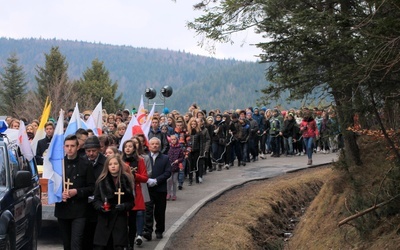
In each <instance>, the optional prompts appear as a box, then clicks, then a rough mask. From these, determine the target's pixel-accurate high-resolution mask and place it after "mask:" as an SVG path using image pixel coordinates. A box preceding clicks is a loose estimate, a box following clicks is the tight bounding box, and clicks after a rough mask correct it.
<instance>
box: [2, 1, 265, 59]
mask: <svg viewBox="0 0 400 250" xmlns="http://www.w3.org/2000/svg"><path fill="white" fill-rule="evenodd" d="M197 2H198V0H177V1H176V2H174V1H170V0H146V1H135V0H113V1H109V0H84V1H79V0H63V1H58V0H39V1H27V0H26V1H6V0H0V6H2V7H1V8H0V36H1V37H10V38H30V37H34V38H39V37H41V38H57V39H68V40H79V41H88V42H102V43H107V44H114V45H131V46H134V47H146V48H161V49H167V48H168V49H171V50H181V51H183V50H184V51H186V52H190V53H193V54H201V55H207V56H215V57H217V58H235V59H239V60H252V61H254V60H255V57H254V56H253V55H254V54H258V53H260V51H259V50H258V49H256V48H255V47H254V46H250V45H249V43H254V42H257V41H261V39H260V38H259V37H260V36H257V35H255V34H253V33H252V32H251V31H250V32H246V33H241V34H239V35H237V41H235V44H234V45H230V44H222V45H221V44H217V47H216V48H217V50H216V52H215V55H211V54H209V53H208V52H207V51H206V50H205V49H204V48H200V47H198V46H197V43H198V41H199V38H196V37H195V32H194V31H193V30H188V29H187V28H186V26H185V25H186V22H187V21H189V20H193V19H194V18H195V17H196V16H199V15H200V14H201V13H200V12H198V11H194V10H193V8H192V6H193V4H195V3H197ZM243 39H245V43H244V45H243V46H240V45H241V43H242V40H243ZM257 39H258V40H257Z"/></svg>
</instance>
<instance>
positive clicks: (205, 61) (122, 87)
mask: <svg viewBox="0 0 400 250" xmlns="http://www.w3.org/2000/svg"><path fill="white" fill-rule="evenodd" d="M52 46H58V47H59V48H60V51H61V53H62V54H63V55H65V56H66V60H67V62H68V64H69V70H68V74H69V78H70V79H71V80H74V79H79V78H80V77H81V76H82V72H84V71H85V70H86V69H87V68H88V67H91V62H92V61H93V60H94V59H96V58H97V59H99V60H100V61H103V62H104V65H105V67H106V68H107V69H108V70H109V72H110V77H111V79H112V80H113V81H117V82H118V85H119V89H118V90H119V92H121V93H123V98H124V99H125V103H126V104H127V107H128V108H130V107H132V106H137V105H138V103H139V100H140V96H141V95H142V94H144V92H145V89H146V88H147V87H153V88H154V89H156V90H157V91H159V90H160V89H161V88H162V87H163V86H165V85H168V86H171V87H172V88H173V95H172V96H171V97H170V98H167V99H166V106H167V107H168V108H169V109H170V110H172V109H178V110H180V111H186V109H187V107H188V106H190V104H191V103H193V102H196V103H198V104H199V106H200V107H201V108H203V109H207V110H209V109H211V108H216V107H218V108H221V109H223V110H224V109H233V108H238V107H248V106H255V105H256V100H257V99H258V98H260V97H261V93H260V90H261V89H263V88H265V87H266V86H267V85H268V84H269V83H268V82H267V81H266V80H265V75H264V73H265V68H266V67H267V65H266V64H259V63H256V62H244V61H237V60H220V59H215V58H211V57H205V56H198V55H193V54H190V53H185V52H183V51H171V50H161V49H148V48H134V47H130V46H114V45H107V44H97V43H87V42H79V41H63V40H56V39H33V38H32V39H19V40H16V39H7V38H0V68H1V69H0V72H1V71H2V70H3V68H4V66H5V62H6V60H7V58H8V57H9V56H10V55H11V53H16V54H17V56H18V58H19V63H20V64H21V65H22V66H23V67H24V70H25V72H26V73H27V77H28V81H29V88H30V89H36V81H35V80H34V76H35V75H36V67H37V65H40V66H43V65H44V54H45V53H49V52H50V48H51V47H52ZM159 96H161V94H160V93H158V96H157V97H156V98H155V99H153V100H151V102H150V103H152V102H154V101H155V102H157V103H162V100H161V99H160V98H159ZM238 97H240V98H238ZM284 97H285V96H283V97H282V98H283V99H284ZM283 99H282V100H283ZM281 103H285V102H284V101H282V102H281ZM274 104H275V103H273V104H272V105H274Z"/></svg>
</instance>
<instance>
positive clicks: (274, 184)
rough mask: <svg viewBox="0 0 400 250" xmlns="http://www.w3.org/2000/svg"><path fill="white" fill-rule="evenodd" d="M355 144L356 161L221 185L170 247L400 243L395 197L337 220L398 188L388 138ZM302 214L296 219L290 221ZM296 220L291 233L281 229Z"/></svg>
mask: <svg viewBox="0 0 400 250" xmlns="http://www.w3.org/2000/svg"><path fill="white" fill-rule="evenodd" d="M359 145H360V146H361V152H362V159H363V162H364V164H363V166H361V167H360V166H358V167H353V166H351V167H349V168H348V171H344V170H343V169H345V168H343V167H340V166H335V167H333V168H331V167H330V168H326V167H325V168H315V169H308V170H305V171H301V172H298V173H292V174H287V175H284V176H280V177H278V178H274V179H271V180H265V181H258V182H253V183H249V184H246V185H244V186H242V187H239V188H237V189H235V190H232V191H229V192H227V193H225V194H224V195H222V196H221V197H219V198H218V199H216V200H215V201H213V202H210V203H209V204H207V205H206V206H205V207H203V208H202V209H201V210H200V211H199V212H198V213H197V214H196V215H195V216H194V217H192V218H191V219H190V220H189V221H188V223H187V224H186V225H185V226H184V227H183V228H182V229H181V230H180V231H179V232H178V233H177V234H176V235H175V236H174V237H173V238H172V239H171V243H170V244H169V245H168V247H167V249H213V250H214V249H216V250H218V249H290V250H291V249H296V250H297V249H318V250H319V249H389V250H390V249H399V246H400V215H399V211H400V202H399V200H395V201H394V202H392V203H390V204H389V205H387V206H384V207H382V208H379V209H377V210H375V211H373V212H371V213H368V214H366V215H364V216H362V217H360V218H357V219H355V220H353V221H350V222H349V223H348V224H345V225H343V226H341V227H338V222H339V221H341V220H343V219H344V218H347V217H348V216H350V215H353V214H355V213H357V212H360V211H362V210H365V209H367V208H369V207H371V206H373V205H374V203H375V202H377V203H379V202H382V201H385V200H388V199H389V198H390V197H393V196H394V195H396V194H397V193H398V192H399V191H400V190H399V189H400V188H399V186H400V184H399V182H400V174H399V172H400V171H399V168H398V166H397V167H394V168H392V167H393V164H392V163H391V162H390V161H388V160H387V156H388V150H387V149H386V147H385V145H384V144H382V142H379V141H377V140H375V139H372V140H371V139H369V138H360V140H359ZM339 169H341V170H339ZM389 169H392V171H390V174H387V173H388V170H389ZM393 187H396V188H397V189H396V188H393ZM306 208H307V210H306V212H305V214H304V215H303V212H304V210H305V209H306ZM299 217H301V220H300V222H299V223H298V224H297V225H295V224H293V223H291V222H290V221H291V218H299ZM294 227H295V230H294V231H293V237H291V238H290V239H288V238H285V237H283V233H284V232H290V231H291V230H292V229H293V228H294Z"/></svg>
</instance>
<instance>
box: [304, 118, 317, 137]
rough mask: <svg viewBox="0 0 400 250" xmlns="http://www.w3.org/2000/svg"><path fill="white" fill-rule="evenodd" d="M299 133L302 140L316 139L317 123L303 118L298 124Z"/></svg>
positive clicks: (311, 119)
mask: <svg viewBox="0 0 400 250" xmlns="http://www.w3.org/2000/svg"><path fill="white" fill-rule="evenodd" d="M300 132H301V133H302V134H303V138H311V137H316V136H317V135H318V128H317V123H316V122H315V120H314V119H313V118H304V119H303V120H302V121H301V123H300Z"/></svg>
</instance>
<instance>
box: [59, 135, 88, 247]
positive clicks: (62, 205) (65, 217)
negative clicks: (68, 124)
mask: <svg viewBox="0 0 400 250" xmlns="http://www.w3.org/2000/svg"><path fill="white" fill-rule="evenodd" d="M64 152H65V154H66V156H65V157H64V173H65V175H64V181H65V185H64V189H63V194H62V198H63V201H62V202H57V203H56V206H55V210H54V216H55V217H56V218H57V219H58V225H59V227H60V231H61V236H62V239H63V244H64V249H83V248H82V243H83V233H84V229H85V224H86V215H87V208H88V197H89V196H90V195H93V192H94V184H95V179H94V173H93V167H92V165H91V163H90V162H89V161H88V160H87V159H86V158H84V157H79V155H78V139H77V137H76V135H69V136H67V137H66V138H65V140H64ZM68 182H71V184H68Z"/></svg>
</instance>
